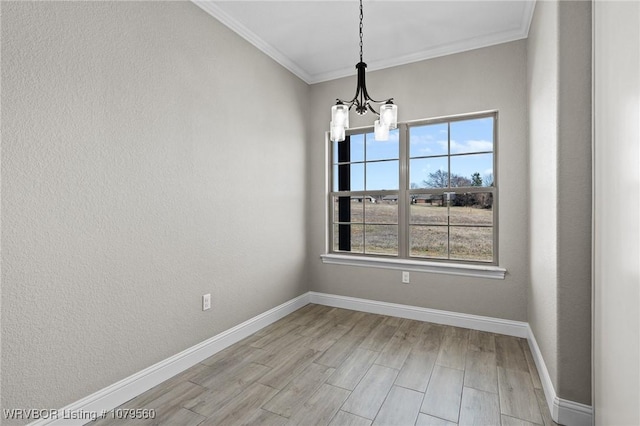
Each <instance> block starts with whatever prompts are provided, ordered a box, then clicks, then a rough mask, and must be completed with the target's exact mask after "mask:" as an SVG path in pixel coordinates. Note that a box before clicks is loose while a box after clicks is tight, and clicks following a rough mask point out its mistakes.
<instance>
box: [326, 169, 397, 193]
mask: <svg viewBox="0 0 640 426" xmlns="http://www.w3.org/2000/svg"><path fill="white" fill-rule="evenodd" d="M347 170H348V171H349V173H348V175H347V176H343V173H346V171H347ZM341 179H347V181H346V183H345V186H344V187H342V188H341V187H340V182H341ZM396 180H397V178H396ZM363 190H364V164H363V163H359V164H345V165H340V166H338V165H335V166H333V191H334V192H336V191H363Z"/></svg>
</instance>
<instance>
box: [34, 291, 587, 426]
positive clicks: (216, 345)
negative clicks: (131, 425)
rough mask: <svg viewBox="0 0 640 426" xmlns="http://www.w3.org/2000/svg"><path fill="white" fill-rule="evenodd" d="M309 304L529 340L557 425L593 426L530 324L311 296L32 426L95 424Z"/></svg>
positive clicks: (94, 394) (411, 307)
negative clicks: (556, 381) (565, 392)
mask: <svg viewBox="0 0 640 426" xmlns="http://www.w3.org/2000/svg"><path fill="white" fill-rule="evenodd" d="M309 303H315V304H319V305H326V306H332V307H337V308H344V309H351V310H355V311H362V312H369V313H374V314H380V315H389V316H396V317H400V318H408V319H413V320H418V321H426V322H433V323H436V324H444V325H452V326H456V327H464V328H469V329H472V330H481V331H487V332H492V333H499V334H505V335H508V336H515V337H522V338H526V339H527V340H528V341H529V346H530V347H531V352H532V354H533V358H534V360H535V363H536V366H537V368H538V373H539V374H540V379H541V382H542V387H543V390H544V394H545V397H546V399H547V404H548V405H549V410H550V411H551V416H552V417H553V420H554V421H556V422H557V423H560V424H562V425H566V426H591V425H592V424H593V409H592V407H591V406H588V405H584V404H579V403H576V402H573V401H568V400H564V399H561V398H558V397H557V396H556V392H555V389H554V387H553V383H552V382H551V378H550V376H549V371H548V370H547V367H546V365H545V363H544V359H543V357H542V353H541V352H540V348H539V347H538V343H537V342H536V339H535V336H534V334H533V331H532V330H531V327H530V326H529V324H528V323H526V322H521V321H510V320H504V319H499V318H491V317H484V316H479V315H470V314H462V313H457V312H449V311H441V310H437V309H429V308H422V307H418V306H409V305H400V304H396V303H387V302H379V301H375V300H367V299H360V298H355V297H347V296H338V295H332V294H325V293H316V292H308V293H305V294H303V295H300V296H298V297H296V298H295V299H292V300H289V301H288V302H285V303H283V304H281V305H279V306H276V307H275V308H273V309H270V310H269V311H267V312H265V313H263V314H260V315H258V316H255V317H253V318H251V319H249V320H247V321H245V322H243V323H242V324H239V325H237V326H235V327H233V328H230V329H229V330H226V331H224V332H222V333H220V334H217V335H216V336H213V337H212V338H210V339H207V340H205V341H203V342H201V343H199V344H197V345H195V346H192V347H191V348H188V349H186V350H184V351H182V352H180V353H178V354H176V355H174V356H172V357H169V358H167V359H165V360H163V361H161V362H159V363H157V364H154V365H152V366H151V367H148V368H146V369H144V370H142V371H140V372H138V373H136V374H133V375H131V376H129V377H127V378H125V379H123V380H121V381H119V382H117V383H114V384H113V385H111V386H108V387H106V388H104V389H102V390H100V391H98V392H95V393H93V394H91V395H89V396H87V397H85V398H83V399H81V400H79V401H76V402H74V403H72V404H70V405H67V406H66V407H64V408H61V409H60V410H58V413H60V414H59V415H62V414H63V413H68V414H69V415H70V416H74V415H75V416H76V418H73V417H72V418H58V419H54V418H48V419H41V420H38V421H36V422H33V423H31V424H30V425H31V426H43V425H65V426H66V425H82V424H85V423H87V421H89V420H91V419H90V418H89V417H87V416H90V415H91V414H92V413H97V414H98V415H100V414H104V413H107V412H108V411H109V410H112V409H114V408H116V407H118V406H119V405H121V404H123V403H125V402H127V401H129V400H130V399H132V398H135V397H136V396H138V395H140V394H142V393H143V392H146V391H147V390H149V389H151V388H152V387H154V386H157V385H159V384H160V383H162V382H164V381H165V380H167V379H170V378H171V377H173V376H175V375H176V374H179V373H181V372H182V371H184V370H186V369H188V368H189V367H192V366H194V365H195V364H197V363H199V362H201V361H203V360H205V359H206V358H208V357H210V356H212V355H215V354H216V353H218V352H220V351H221V350H223V349H225V348H227V347H229V346H231V345H233V344H234V343H236V342H238V341H240V340H242V339H244V338H245V337H248V336H250V335H251V334H253V333H255V332H257V331H259V330H261V329H262V328H264V327H266V326H268V325H269V324H272V323H274V322H275V321H277V320H279V319H281V318H283V317H285V316H287V315H289V314H290V313H292V312H294V311H296V310H298V309H300V308H302V307H303V306H305V305H307V304H309ZM83 416H84V417H83ZM78 417H79V418H78Z"/></svg>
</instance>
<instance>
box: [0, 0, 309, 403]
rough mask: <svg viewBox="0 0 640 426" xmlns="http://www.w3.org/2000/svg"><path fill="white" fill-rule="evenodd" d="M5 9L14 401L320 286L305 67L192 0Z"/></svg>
mask: <svg viewBox="0 0 640 426" xmlns="http://www.w3.org/2000/svg"><path fill="white" fill-rule="evenodd" d="M2 9H3V10H2V89H3V92H2V114H3V116H2V118H3V120H2V154H3V155H2V265H3V268H2V346H3V351H2V373H3V374H2V398H3V401H2V406H3V408H59V407H62V406H64V405H66V404H68V403H71V402H73V401H76V400H78V399H80V398H82V397H85V396H87V395H89V394H91V393H92V392H95V391H97V390H99V389H101V388H103V387H105V386H108V385H110V384H112V383H114V382H116V381H118V380H120V379H123V378H124V377H127V376H129V375H131V374H133V373H135V372H138V371H140V370H141V369H143V368H146V367H148V366H150V365H152V364H154V363H156V362H158V361H161V360H163V359H165V358H167V357H169V356H171V355H173V354H176V353H178V352H180V351H182V350H184V349H186V348H188V347H191V346H193V345H195V344H197V343H199V342H201V341H203V340H205V339H207V338H209V337H211V336H213V335H215V334H217V333H219V332H221V331H223V330H226V329H228V328H230V327H232V326H234V325H236V324H238V323H240V322H242V321H244V320H246V319H248V318H251V317H253V316H255V315H257V314H260V313H262V312H264V311H267V310H268V309H270V308H272V307H274V306H276V305H278V304H280V303H282V302H285V301H287V300H290V299H292V298H294V297H296V296H298V295H300V294H302V293H304V292H305V291H307V290H308V288H307V286H306V281H305V280H304V266H305V261H304V260H305V247H306V246H305V229H306V228H305V226H306V222H305V218H304V215H303V212H304V197H305V193H304V190H305V186H304V185H305V159H306V156H305V137H306V129H305V117H306V114H307V111H306V106H305V105H306V102H307V101H308V96H307V95H308V91H309V89H308V86H307V85H306V84H304V83H303V82H302V81H300V80H299V79H297V78H296V77H295V76H293V75H292V74H290V73H289V72H288V71H286V70H284V69H283V68H282V67H281V66H279V65H278V64H276V63H275V62H274V61H273V60H271V59H270V58H268V57H267V56H265V55H264V54H262V53H260V52H258V51H257V50H256V49H255V48H254V47H253V46H251V45H250V44H248V43H247V42H246V41H244V40H242V39H241V38H240V37H239V36H237V35H236V34H234V33H233V32H231V31H230V30H229V29H227V28H226V27H224V26H222V25H221V24H219V23H218V22H217V21H216V20H215V19H212V18H211V17H210V16H209V15H207V14H206V13H205V12H203V11H202V10H201V9H199V8H198V7H197V6H195V5H193V4H192V3H189V2H54V3H50V2H15V3H10V2H3V4H2ZM275 105H277V106H278V108H275V107H274V106H275ZM283 123H284V124H286V126H284V127H283V126H282V124H283ZM205 293H211V294H212V297H213V309H212V310H210V311H207V312H202V311H201V301H200V300H201V296H202V295H203V294H205Z"/></svg>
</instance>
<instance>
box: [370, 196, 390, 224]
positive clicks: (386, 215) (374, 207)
mask: <svg viewBox="0 0 640 426" xmlns="http://www.w3.org/2000/svg"><path fill="white" fill-rule="evenodd" d="M393 198H395V200H393ZM364 215H365V222H366V223H389V224H397V223H398V196H397V195H395V196H386V197H384V198H383V197H380V198H378V199H376V202H375V203H366V204H365V210H364Z"/></svg>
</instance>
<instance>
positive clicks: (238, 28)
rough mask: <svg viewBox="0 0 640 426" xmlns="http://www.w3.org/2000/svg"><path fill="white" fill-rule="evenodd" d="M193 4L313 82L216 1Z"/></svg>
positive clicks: (293, 71) (197, 1) (308, 81)
mask: <svg viewBox="0 0 640 426" xmlns="http://www.w3.org/2000/svg"><path fill="white" fill-rule="evenodd" d="M191 2H192V3H193V4H195V5H196V6H198V7H199V8H200V9H202V10H204V11H205V12H207V13H208V14H209V15H211V16H213V17H214V18H216V19H217V20H218V21H220V22H221V23H222V24H224V25H225V26H227V27H229V28H230V29H231V30H232V31H234V32H235V33H237V34H238V35H239V36H240V37H242V38H244V39H245V40H246V41H248V42H249V43H251V44H252V45H254V46H255V47H256V48H258V50H260V51H262V52H263V53H264V54H266V55H267V56H269V57H270V58H271V59H273V60H274V61H276V62H277V63H279V64H280V65H282V66H283V67H285V68H286V69H288V70H289V71H291V72H292V73H293V74H295V75H296V76H297V77H298V78H300V79H301V80H303V81H304V82H305V83H307V84H312V78H311V76H310V75H309V74H308V73H307V72H305V71H304V70H303V69H302V68H300V67H299V66H298V65H297V64H296V63H295V62H293V61H292V60H290V59H289V58H288V57H287V56H285V55H284V54H283V53H282V52H280V51H279V50H278V49H276V48H275V47H273V46H272V45H270V44H269V43H267V42H266V41H264V40H263V39H262V38H261V37H259V36H258V35H257V34H256V33H254V32H253V31H251V30H250V29H248V28H247V27H245V26H244V25H243V24H241V23H240V22H239V21H238V20H236V19H235V18H233V17H232V16H231V15H229V14H228V13H226V12H225V11H223V10H222V9H221V8H220V7H218V6H217V5H216V4H215V3H213V2H210V1H206V0H191Z"/></svg>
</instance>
